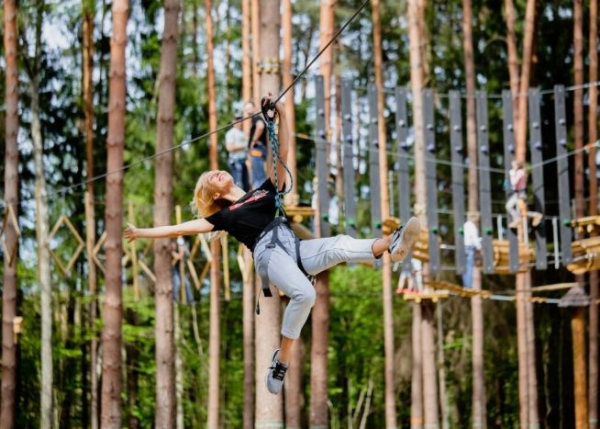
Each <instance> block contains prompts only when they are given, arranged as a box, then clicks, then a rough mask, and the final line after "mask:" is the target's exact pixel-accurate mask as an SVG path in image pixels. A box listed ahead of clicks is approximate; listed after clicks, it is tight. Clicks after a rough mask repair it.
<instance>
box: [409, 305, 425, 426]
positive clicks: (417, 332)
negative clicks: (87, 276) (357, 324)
mask: <svg viewBox="0 0 600 429" xmlns="http://www.w3.org/2000/svg"><path fill="white" fill-rule="evenodd" d="M412 308H413V314H412V379H411V383H410V390H411V406H410V427H411V429H422V428H423V349H422V347H421V319H422V317H421V310H422V307H421V305H420V304H417V303H414V304H413V305H412Z"/></svg>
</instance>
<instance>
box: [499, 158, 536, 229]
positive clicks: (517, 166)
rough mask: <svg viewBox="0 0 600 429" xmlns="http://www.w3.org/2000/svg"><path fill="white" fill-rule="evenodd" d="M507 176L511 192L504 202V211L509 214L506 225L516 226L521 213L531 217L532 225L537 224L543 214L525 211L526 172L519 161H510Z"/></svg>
mask: <svg viewBox="0 0 600 429" xmlns="http://www.w3.org/2000/svg"><path fill="white" fill-rule="evenodd" d="M509 176H510V187H511V189H512V191H513V193H512V195H511V196H510V198H509V199H508V201H507V202H506V211H507V212H508V214H509V217H508V227H509V228H517V227H518V226H519V222H520V221H521V216H522V215H524V216H527V217H530V218H532V221H531V224H532V225H533V227H536V226H538V225H539V224H540V222H541V221H542V219H543V217H544V216H543V215H542V214H541V213H538V212H527V173H526V172H525V170H524V168H523V163H522V162H521V161H517V160H514V161H513V162H512V168H511V169H510V172H509Z"/></svg>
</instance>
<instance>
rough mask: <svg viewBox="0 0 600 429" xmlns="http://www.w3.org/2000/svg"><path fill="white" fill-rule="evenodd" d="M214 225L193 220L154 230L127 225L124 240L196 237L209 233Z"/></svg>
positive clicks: (202, 220)
mask: <svg viewBox="0 0 600 429" xmlns="http://www.w3.org/2000/svg"><path fill="white" fill-rule="evenodd" d="M213 228H214V225H213V224H211V223H210V222H208V221H207V220H206V219H195V220H191V221H189V222H184V223H180V224H178V225H167V226H158V227H156V228H136V227H135V226H133V225H131V224H128V226H127V229H126V230H125V233H124V235H125V238H126V239H127V241H128V242H131V241H133V240H135V239H136V238H172V237H179V236H181V235H196V234H203V233H206V232H211V231H212V230H213Z"/></svg>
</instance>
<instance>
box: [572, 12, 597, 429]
mask: <svg viewBox="0 0 600 429" xmlns="http://www.w3.org/2000/svg"><path fill="white" fill-rule="evenodd" d="M573 46H574V54H573V59H574V70H573V72H574V73H573V74H574V80H575V82H574V83H575V91H574V101H573V109H574V112H573V113H574V122H575V123H574V134H575V150H576V151H579V152H577V153H575V156H574V158H575V159H574V164H575V217H577V218H581V217H583V216H585V178H584V175H585V171H584V160H583V152H581V149H582V148H583V139H584V111H583V88H582V85H583V81H584V69H583V68H584V64H583V1H582V0H574V1H573ZM590 110H591V109H590ZM596 114H597V112H596ZM593 121H594V122H596V121H597V117H595V116H594V117H593ZM576 279H577V282H578V283H580V284H583V282H584V281H585V276H584V275H581V274H580V275H578V276H576ZM584 320H585V316H584V310H583V308H577V309H576V310H575V311H574V316H573V318H572V319H571V328H572V331H573V365H574V383H575V426H576V427H577V429H579V428H587V427H588V417H589V415H588V413H589V410H588V397H587V394H588V392H587V377H586V374H587V370H586V362H585V327H584Z"/></svg>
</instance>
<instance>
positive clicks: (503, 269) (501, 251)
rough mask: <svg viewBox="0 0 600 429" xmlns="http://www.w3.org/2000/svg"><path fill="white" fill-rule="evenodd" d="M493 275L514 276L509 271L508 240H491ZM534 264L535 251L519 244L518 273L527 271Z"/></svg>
mask: <svg viewBox="0 0 600 429" xmlns="http://www.w3.org/2000/svg"><path fill="white" fill-rule="evenodd" d="M492 246H493V247H492V249H493V252H494V274H508V275H511V274H516V273H512V272H511V271H510V253H509V252H510V244H509V242H508V240H493V241H492ZM534 262H535V251H534V250H533V248H532V247H527V246H526V245H525V244H524V243H520V244H519V271H518V272H519V273H525V272H527V271H529V268H530V265H531V264H533V263H534Z"/></svg>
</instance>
